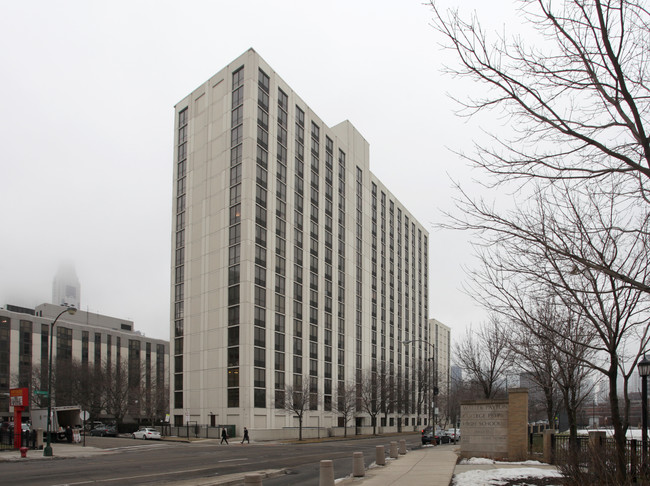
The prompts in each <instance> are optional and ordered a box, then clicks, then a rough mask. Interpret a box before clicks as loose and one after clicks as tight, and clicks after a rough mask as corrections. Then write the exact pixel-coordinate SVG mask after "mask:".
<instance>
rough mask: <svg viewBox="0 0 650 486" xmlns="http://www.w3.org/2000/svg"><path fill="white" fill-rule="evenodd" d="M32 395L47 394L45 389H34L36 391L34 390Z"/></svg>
mask: <svg viewBox="0 0 650 486" xmlns="http://www.w3.org/2000/svg"><path fill="white" fill-rule="evenodd" d="M34 395H45V396H47V390H36V391H34Z"/></svg>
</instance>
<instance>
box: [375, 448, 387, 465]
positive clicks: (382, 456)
mask: <svg viewBox="0 0 650 486" xmlns="http://www.w3.org/2000/svg"><path fill="white" fill-rule="evenodd" d="M375 463H376V464H377V465H378V466H385V465H386V453H385V452H384V446H377V447H376V448H375Z"/></svg>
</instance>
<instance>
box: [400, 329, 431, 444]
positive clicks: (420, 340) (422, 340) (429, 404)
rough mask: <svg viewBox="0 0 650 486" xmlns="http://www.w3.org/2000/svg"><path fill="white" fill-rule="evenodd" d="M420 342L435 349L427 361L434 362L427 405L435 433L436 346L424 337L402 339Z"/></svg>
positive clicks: (409, 342) (409, 341)
mask: <svg viewBox="0 0 650 486" xmlns="http://www.w3.org/2000/svg"><path fill="white" fill-rule="evenodd" d="M418 342H419V343H424V344H427V345H429V346H431V349H432V350H433V351H432V356H431V357H430V358H427V361H431V362H432V365H431V367H432V370H433V381H434V383H433V385H432V386H427V390H428V391H429V393H428V395H429V403H428V404H427V405H428V406H429V412H430V414H429V425H431V426H432V427H433V432H434V434H435V429H436V428H435V426H434V425H435V424H433V423H432V422H435V416H436V415H435V410H433V408H434V403H433V400H434V398H433V397H435V388H436V386H437V383H436V382H437V375H436V347H435V346H434V345H433V344H431V343H430V342H429V341H426V340H424V339H407V340H406V341H402V344H403V345H405V346H406V345H407V344H411V343H418ZM431 417H433V420H431Z"/></svg>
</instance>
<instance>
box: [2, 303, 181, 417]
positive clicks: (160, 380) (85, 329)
mask: <svg viewBox="0 0 650 486" xmlns="http://www.w3.org/2000/svg"><path fill="white" fill-rule="evenodd" d="M65 309H66V308H65V307H63V306H59V305H53V304H41V305H39V306H38V307H36V308H35V309H29V308H24V307H18V306H12V305H7V306H6V307H5V308H4V309H0V418H1V419H2V420H7V417H9V416H11V415H12V413H11V409H10V406H9V389H10V388H22V387H26V388H29V389H30V404H31V405H32V406H33V407H39V406H46V405H47V394H46V391H47V389H48V365H49V353H50V346H51V349H52V368H53V388H52V390H53V393H52V402H53V405H70V404H71V403H65V401H69V400H74V401H75V403H74V404H75V405H77V404H79V405H82V406H85V408H93V407H94V408H95V410H91V414H93V415H94V416H98V415H108V416H113V415H115V413H111V410H112V409H113V408H116V407H117V408H120V407H123V408H124V415H122V417H128V416H131V417H132V418H139V417H147V418H149V417H151V416H152V415H159V414H160V413H162V412H161V410H160V408H161V406H160V404H159V403H158V402H162V403H163V406H162V408H163V411H165V412H166V405H167V400H168V393H169V391H168V390H169V388H168V360H169V341H165V340H162V339H154V338H149V337H146V336H144V335H143V334H141V333H140V332H138V331H135V330H134V325H133V322H132V321H129V320H126V319H119V318H115V317H109V316H105V315H101V314H96V313H92V312H84V311H77V312H76V313H75V314H74V315H70V314H69V313H67V312H64V313H63V314H62V315H61V317H60V318H59V319H58V320H57V321H56V324H55V325H54V326H52V324H53V322H54V320H55V319H56V317H57V316H58V315H59V314H60V313H61V312H62V311H64V310H65ZM52 329H53V336H52V343H51V344H50V332H51V331H52ZM100 377H101V378H100ZM116 378H117V381H116ZM116 383H117V384H116ZM116 387H118V388H119V387H121V388H122V389H123V390H124V391H126V393H125V398H124V400H123V402H124V403H122V404H119V403H116V401H115V399H114V397H110V396H108V395H110V394H118V392H119V391H120V390H118V389H117V388H116ZM36 392H38V393H36ZM98 394H102V396H101V397H100V396H98ZM157 398H159V400H158V399H157ZM97 407H100V409H98V408H97ZM118 413H119V412H118Z"/></svg>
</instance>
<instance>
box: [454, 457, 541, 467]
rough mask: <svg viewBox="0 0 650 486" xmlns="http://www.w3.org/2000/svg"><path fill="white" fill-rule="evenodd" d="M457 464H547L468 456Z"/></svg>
mask: <svg viewBox="0 0 650 486" xmlns="http://www.w3.org/2000/svg"><path fill="white" fill-rule="evenodd" d="M458 464H470V465H471V464H521V465H524V466H544V465H547V464H545V463H543V462H539V461H532V460H528V461H517V462H508V461H495V460H494V459H488V458H486V457H470V458H469V459H462V460H461V461H460V462H459V463H458Z"/></svg>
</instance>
